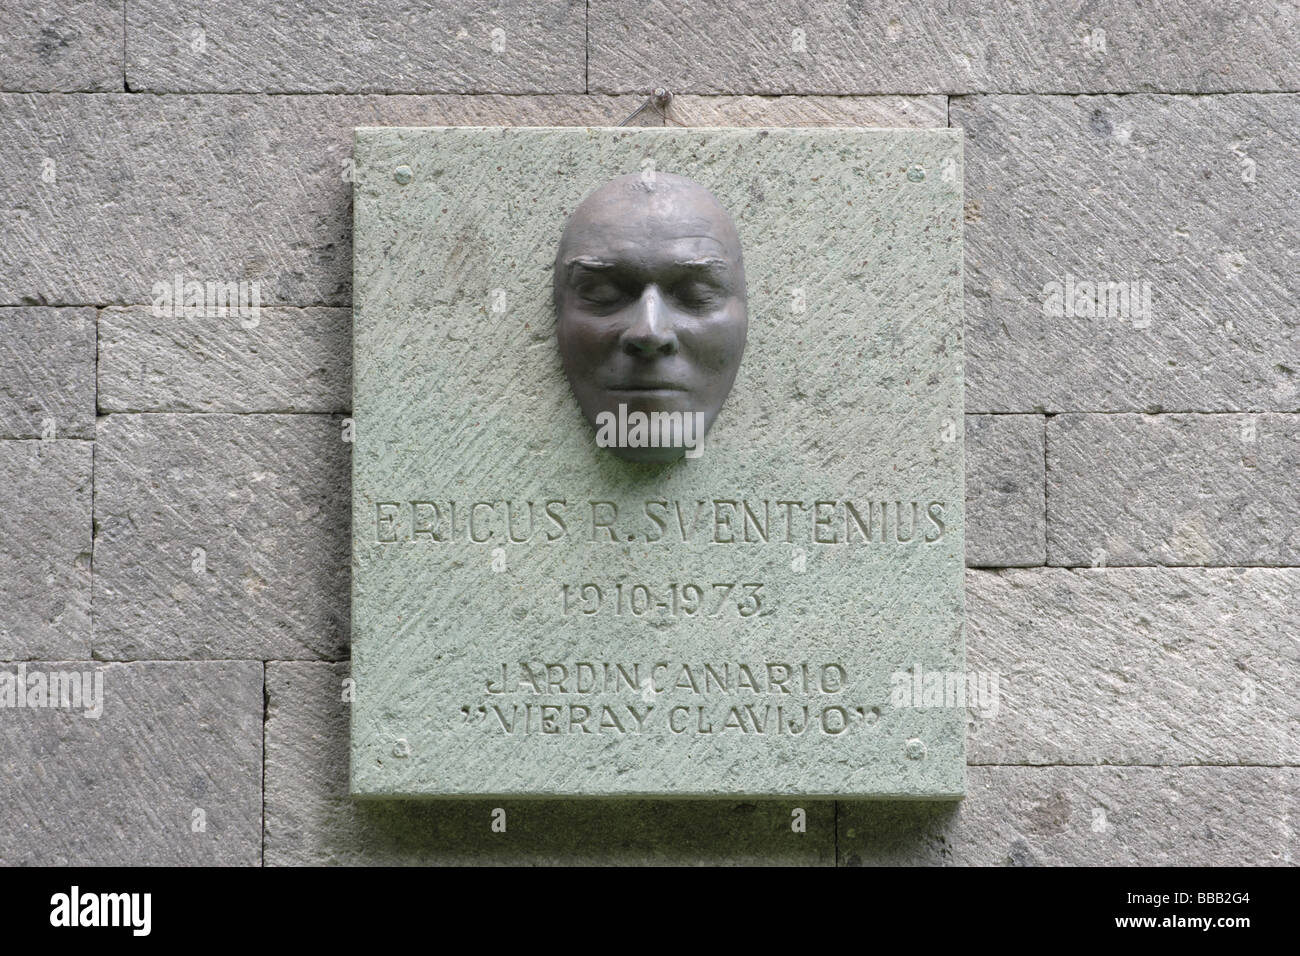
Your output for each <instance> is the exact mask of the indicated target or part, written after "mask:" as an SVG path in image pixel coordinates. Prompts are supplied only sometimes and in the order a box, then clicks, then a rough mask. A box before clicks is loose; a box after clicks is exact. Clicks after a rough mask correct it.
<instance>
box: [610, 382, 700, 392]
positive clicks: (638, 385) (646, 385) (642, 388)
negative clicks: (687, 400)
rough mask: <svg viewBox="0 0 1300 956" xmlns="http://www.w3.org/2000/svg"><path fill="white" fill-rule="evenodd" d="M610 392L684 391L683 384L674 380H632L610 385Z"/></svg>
mask: <svg viewBox="0 0 1300 956" xmlns="http://www.w3.org/2000/svg"><path fill="white" fill-rule="evenodd" d="M609 390H610V391H611V392H684V391H686V390H687V389H686V386H685V385H678V384H677V383H676V382H632V383H630V384H623V385H611V386H610V387H609Z"/></svg>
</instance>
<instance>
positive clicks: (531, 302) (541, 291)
mask: <svg viewBox="0 0 1300 956" xmlns="http://www.w3.org/2000/svg"><path fill="white" fill-rule="evenodd" d="M961 182H962V155H961V133H960V131H957V130H946V129H944V130H857V129H525V128H518V129H495V128H494V129H477V128H431V129H378V128H376V129H369V128H367V129H360V130H358V131H357V138H356V180H355V204H356V206H355V210H356V211H355V237H354V239H355V253H354V255H355V260H354V271H355V288H354V301H355V332H354V360H355V366H354V384H353V392H354V397H353V408H354V424H355V444H354V451H353V477H352V481H353V484H352V494H353V532H352V533H353V552H352V553H353V593H352V653H353V658H352V673H353V677H354V679H355V681H356V686H355V697H354V701H353V703H352V747H351V757H352V761H351V782H352V784H351V785H352V792H353V793H354V794H355V795H364V796H373V797H399V796H402V797H406V796H469V795H500V796H515V797H523V796H551V797H553V796H562V795H571V796H621V795H626V796H632V795H642V796H644V795H650V796H662V797H673V796H691V797H700V796H740V795H753V796H764V795H767V796H780V795H790V796H794V795H800V796H802V795H807V796H818V795H825V796H832V795H843V796H858V797H866V796H879V797H932V798H951V797H957V796H960V795H961V794H962V793H963V792H964V788H965V783H964V781H965V727H966V711H965V708H964V706H958V705H955V704H954V702H953V699H952V696H951V694H948V695H945V694H944V693H943V692H942V683H943V680H944V678H945V676H946V678H947V680H948V685H949V690H951V687H952V685H953V684H954V683H955V682H957V681H960V680H962V679H963V674H964V669H965V654H964V642H963V633H964V632H963V628H964V598H963V552H964V503H963V449H962V433H963V429H962V390H963V378H962V242H961V235H962V234H961V229H962V192H961ZM589 197H590V199H589ZM588 199H589V202H584V200H588ZM742 259H743V262H742ZM557 317H558V318H557ZM562 344H563V347H564V353H563V355H562V352H561V345H562ZM732 375H734V382H732V381H731V380H730V376H732ZM729 383H730V384H729ZM579 396H581V401H580V400H579ZM624 397H626V401H623V399H624ZM719 403H720V408H719V407H718V406H719ZM694 404H701V407H704V406H707V407H705V408H704V411H702V412H701V413H700V417H699V419H698V420H699V422H700V423H701V428H700V430H699V433H698V434H697V435H696V436H695V437H696V438H697V439H698V441H696V442H695V444H694V445H687V446H684V447H674V446H672V445H671V443H669V442H665V445H667V446H669V451H668V452H665V453H663V454H658V453H655V454H643V453H640V452H636V453H633V452H629V451H628V446H629V445H635V444H636V443H637V442H638V441H639V440H643V439H644V430H642V431H641V432H639V433H638V431H637V429H638V427H639V425H638V422H637V420H636V419H637V415H638V413H640V414H641V415H642V416H643V418H642V420H641V422H640V425H641V426H644V424H645V421H647V420H649V421H650V422H651V424H652V426H653V424H654V422H655V419H654V416H655V414H657V413H662V415H664V416H666V415H667V414H668V413H669V412H680V413H682V414H683V417H684V420H687V421H689V420H690V416H691V415H692V414H693V412H692V408H693V405H694ZM616 405H617V406H620V407H619V408H618V414H617V415H615V406H616ZM602 410H607V411H609V412H610V414H611V416H613V418H614V419H617V421H615V422H613V424H611V427H610V428H609V429H606V430H605V434H604V435H603V440H598V439H601V438H602V435H601V431H600V429H598V427H597V424H596V423H597V421H598V416H599V413H600V412H601V411H602ZM705 412H707V415H706V414H705ZM667 421H668V419H667V418H666V417H661V419H660V420H659V423H660V424H664V423H666V422H667ZM608 423H609V421H607V424H608ZM638 434H640V436H641V437H640V438H638ZM665 434H666V432H665ZM610 436H616V441H615V443H614V445H613V446H612V447H611V443H610V441H609V439H610ZM688 437H689V436H688ZM679 444H680V443H679ZM922 675H925V677H924V680H923V678H922ZM934 675H940V679H939V683H940V692H939V694H938V696H937V697H936V696H935V695H934V694H932V693H926V692H923V691H925V690H929V689H931V687H930V684H929V681H930V680H932V679H933V678H934ZM923 684H924V685H925V687H924V688H923V686H922V685H923ZM914 691H915V692H914Z"/></svg>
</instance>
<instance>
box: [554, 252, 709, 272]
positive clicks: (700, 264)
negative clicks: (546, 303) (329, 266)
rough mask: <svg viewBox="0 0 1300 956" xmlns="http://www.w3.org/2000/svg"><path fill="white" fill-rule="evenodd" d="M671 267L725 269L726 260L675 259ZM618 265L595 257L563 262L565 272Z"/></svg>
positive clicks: (579, 257)
mask: <svg viewBox="0 0 1300 956" xmlns="http://www.w3.org/2000/svg"><path fill="white" fill-rule="evenodd" d="M673 265H674V266H676V267H677V268H680V269H710V270H712V269H726V268H727V265H728V263H727V260H726V259H723V258H721V257H719V256H699V257H696V258H694V259H677V260H675V261H674V262H673ZM618 266H619V263H617V262H614V261H613V260H610V259H601V258H599V257H597V256H573V257H571V258H569V259H566V260H565V261H564V269H565V272H570V271H572V270H573V269H591V270H592V271H602V270H607V269H616V268H618Z"/></svg>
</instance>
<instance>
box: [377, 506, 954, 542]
mask: <svg viewBox="0 0 1300 956" xmlns="http://www.w3.org/2000/svg"><path fill="white" fill-rule="evenodd" d="M947 521H948V504H947V502H945V501H942V500H936V499H925V498H913V499H909V500H902V499H899V498H872V499H797V498H761V499H741V498H698V499H695V500H694V501H682V500H673V499H668V498H650V499H646V500H645V501H642V502H640V503H639V504H638V505H637V506H636V507H627V506H624V507H622V508H620V505H619V503H618V502H616V501H606V500H602V499H586V500H579V501H573V500H569V499H566V498H561V497H554V498H539V499H529V500H524V501H520V500H516V499H511V498H480V499H475V500H468V501H465V500H456V499H437V498H428V499H406V500H395V499H392V500H386V501H377V502H376V503H375V510H374V522H375V527H374V533H375V542H376V543H378V544H395V543H398V542H412V543H414V542H425V543H428V544H445V543H448V542H468V543H471V544H489V543H491V544H494V545H499V544H505V543H510V544H539V545H545V544H553V543H555V542H559V541H563V540H566V539H570V540H577V541H584V542H588V543H592V544H598V543H602V542H635V541H640V542H644V543H646V544H656V543H664V544H674V543H680V544H691V543H702V544H735V545H764V544H770V543H777V544H796V543H797V544H812V545H859V544H880V545H895V546H898V545H925V544H934V543H935V542H937V541H939V540H941V539H942V538H943V536H944V533H945V532H946V531H947Z"/></svg>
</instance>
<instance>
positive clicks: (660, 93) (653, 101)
mask: <svg viewBox="0 0 1300 956" xmlns="http://www.w3.org/2000/svg"><path fill="white" fill-rule="evenodd" d="M672 98H673V94H672V93H670V92H668V91H667V90H665V89H664V88H663V87H662V86H661V87H658V88H657V89H656V90H655V91H654V92H653V93H651V94H650V95H649V96H647V97H646V100H645V102H644V103H642V104H641V105H640V106H638V107H637V108H636V109H634V110H633V111H632V113H631V114H630V115H629V116H628V118H627V119H625V120H623V122H621V123H619V124H618V125H619V126H626V125H627V124H628V123H630V122H632V121H633V120H634V119H636V118H637V117H638V116H640V115H641V114H642V113H644V112H645V111H646V110H647V109H649V108H650V107H652V106H653V107H654V108H655V109H657V110H658V111H659V115H661V116H666V114H665V112H664V111H665V110H667V109H668V104H669V103H670V102H672Z"/></svg>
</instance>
